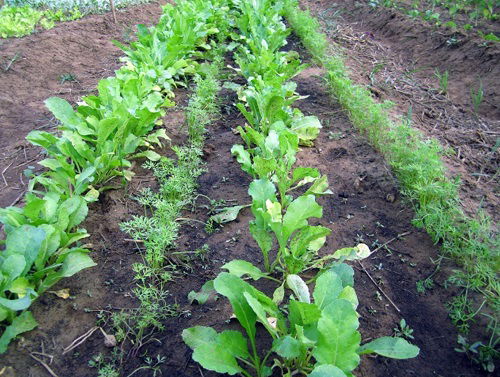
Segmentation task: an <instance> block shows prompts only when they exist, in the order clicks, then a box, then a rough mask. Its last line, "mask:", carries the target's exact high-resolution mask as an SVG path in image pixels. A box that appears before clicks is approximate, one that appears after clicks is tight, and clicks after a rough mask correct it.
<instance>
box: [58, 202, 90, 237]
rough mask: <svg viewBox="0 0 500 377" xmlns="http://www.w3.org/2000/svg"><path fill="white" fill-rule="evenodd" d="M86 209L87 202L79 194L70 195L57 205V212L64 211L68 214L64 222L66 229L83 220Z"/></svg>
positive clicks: (61, 212) (85, 215)
mask: <svg viewBox="0 0 500 377" xmlns="http://www.w3.org/2000/svg"><path fill="white" fill-rule="evenodd" d="M88 211H89V210H88V207H87V202H86V201H85V199H83V198H82V197H81V196H72V197H71V198H69V199H66V200H65V201H64V202H63V203H62V204H61V206H60V207H59V214H60V215H62V214H63V213H66V214H67V216H68V223H67V224H66V227H67V229H68V230H70V229H73V228H74V227H75V226H77V225H79V224H80V223H81V222H82V221H83V220H85V218H86V217H87V213H88Z"/></svg>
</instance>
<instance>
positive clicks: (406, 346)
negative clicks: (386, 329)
mask: <svg viewBox="0 0 500 377" xmlns="http://www.w3.org/2000/svg"><path fill="white" fill-rule="evenodd" d="M419 352H420V349H419V348H418V347H417V346H414V345H413V344H411V343H408V342H407V341H406V340H405V339H403V338H393V337H389V336H384V337H382V338H378V339H375V340H373V341H371V342H369V343H366V344H363V345H362V346H361V347H360V348H359V349H358V353H359V354H360V355H364V354H367V353H376V354H379V355H382V356H385V357H390V358H392V359H411V358H413V357H417V356H418V354H419Z"/></svg>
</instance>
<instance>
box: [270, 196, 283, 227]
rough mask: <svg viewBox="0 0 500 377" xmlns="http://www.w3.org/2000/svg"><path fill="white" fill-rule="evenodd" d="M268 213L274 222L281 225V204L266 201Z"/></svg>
mask: <svg viewBox="0 0 500 377" xmlns="http://www.w3.org/2000/svg"><path fill="white" fill-rule="evenodd" d="M266 211H267V213H268V214H269V216H270V219H271V221H272V222H275V223H281V220H282V215H281V204H280V203H279V202H272V201H270V200H267V201H266Z"/></svg>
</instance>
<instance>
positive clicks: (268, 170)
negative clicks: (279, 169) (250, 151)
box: [253, 156, 276, 178]
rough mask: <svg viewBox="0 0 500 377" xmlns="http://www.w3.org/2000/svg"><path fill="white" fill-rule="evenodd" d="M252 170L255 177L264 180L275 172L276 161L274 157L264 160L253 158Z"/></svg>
mask: <svg viewBox="0 0 500 377" xmlns="http://www.w3.org/2000/svg"><path fill="white" fill-rule="evenodd" d="M253 169H254V170H255V173H256V174H257V176H259V177H261V178H264V177H268V176H269V175H270V174H272V173H273V172H274V171H275V170H276V159H275V158H274V157H271V158H268V159H265V158H263V157H262V156H255V157H254V158H253Z"/></svg>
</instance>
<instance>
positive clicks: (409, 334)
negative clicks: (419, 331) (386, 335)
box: [394, 318, 413, 339]
mask: <svg viewBox="0 0 500 377" xmlns="http://www.w3.org/2000/svg"><path fill="white" fill-rule="evenodd" d="M394 336H397V337H402V338H406V339H413V329H412V328H411V327H410V326H408V325H407V324H406V321H405V319H404V318H403V319H401V321H400V322H399V325H398V327H395V328H394Z"/></svg>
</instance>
